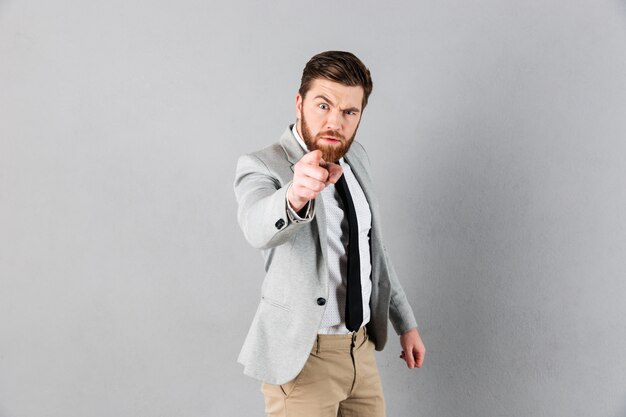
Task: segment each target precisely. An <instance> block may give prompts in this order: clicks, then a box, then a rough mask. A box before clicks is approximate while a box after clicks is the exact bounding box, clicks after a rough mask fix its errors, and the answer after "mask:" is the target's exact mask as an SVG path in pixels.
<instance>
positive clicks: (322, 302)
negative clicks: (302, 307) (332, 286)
mask: <svg viewBox="0 0 626 417" xmlns="http://www.w3.org/2000/svg"><path fill="white" fill-rule="evenodd" d="M324 304H326V299H325V298H322V297H320V298H318V299H317V305H318V306H323V305H324Z"/></svg>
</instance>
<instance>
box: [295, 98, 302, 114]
mask: <svg viewBox="0 0 626 417" xmlns="http://www.w3.org/2000/svg"><path fill="white" fill-rule="evenodd" d="M296 118H297V119H298V120H302V96H301V95H300V94H298V95H296Z"/></svg>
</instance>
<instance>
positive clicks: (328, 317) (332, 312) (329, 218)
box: [287, 124, 372, 334]
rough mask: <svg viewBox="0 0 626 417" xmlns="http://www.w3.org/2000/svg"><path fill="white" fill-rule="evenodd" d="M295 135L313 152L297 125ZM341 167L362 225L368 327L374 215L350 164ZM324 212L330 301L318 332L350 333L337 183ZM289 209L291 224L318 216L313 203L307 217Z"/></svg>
mask: <svg viewBox="0 0 626 417" xmlns="http://www.w3.org/2000/svg"><path fill="white" fill-rule="evenodd" d="M292 132H293V135H294V137H295V138H296V140H297V141H298V143H299V144H300V146H301V147H302V149H304V150H305V151H306V152H309V151H308V149H307V147H306V145H305V143H304V141H303V140H302V138H301V137H300V134H299V133H298V130H297V129H296V125H295V124H294V125H293V128H292ZM339 164H340V165H341V167H342V168H343V174H344V176H345V178H346V182H347V184H348V188H349V189H350V195H351V196H352V200H353V201H354V207H355V210H356V215H357V221H358V225H359V254H360V260H361V291H362V297H363V324H362V326H365V325H366V324H367V323H368V322H369V320H370V308H369V301H370V295H371V293H372V281H371V280H370V275H371V272H372V266H371V262H370V244H369V232H370V229H371V227H372V215H371V212H370V208H369V204H368V202H367V199H366V198H365V194H364V193H363V189H362V188H361V186H360V184H359V182H358V181H357V179H356V177H355V176H354V174H353V173H352V170H351V168H350V165H348V164H347V163H346V161H345V160H344V159H343V158H341V159H340V160H339ZM321 196H322V201H323V202H324V209H325V212H326V235H327V237H328V251H327V254H328V259H327V261H328V284H329V291H328V298H327V300H326V309H325V310H324V315H323V317H322V322H321V323H320V328H319V331H318V333H321V334H346V333H350V331H349V330H348V329H347V328H346V323H345V310H346V280H347V270H348V253H347V250H346V249H347V246H348V219H347V216H346V215H345V213H344V210H343V202H342V201H341V197H340V196H339V193H338V192H337V191H336V189H335V185H334V184H329V185H328V186H326V188H324V190H322V192H321ZM287 208H288V212H289V217H290V220H291V221H295V222H304V221H310V220H311V219H313V216H314V215H315V207H314V204H313V202H310V203H309V204H308V205H307V210H306V213H305V215H304V216H303V217H300V216H298V214H297V213H296V212H295V211H294V210H293V209H292V208H291V205H290V204H289V201H287Z"/></svg>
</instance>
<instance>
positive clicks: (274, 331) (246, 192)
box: [235, 128, 417, 384]
mask: <svg viewBox="0 0 626 417" xmlns="http://www.w3.org/2000/svg"><path fill="white" fill-rule="evenodd" d="M304 154H305V152H304V150H303V149H302V147H300V145H299V144H298V142H297V141H296V139H295V138H294V136H293V134H292V132H291V128H288V129H287V130H286V131H285V133H283V135H282V136H281V138H280V141H279V142H278V143H275V144H273V145H271V146H269V147H267V148H265V149H262V150H260V151H258V152H254V153H252V154H248V155H243V156H241V157H240V158H239V161H238V163H237V173H236V178H235V195H236V197H237V202H238V204H239V210H238V214H237V216H238V220H239V225H240V226H241V229H242V230H243V233H244V235H245V237H246V239H247V240H248V242H250V244H251V245H252V246H254V247H255V248H259V249H261V250H262V253H263V257H264V259H265V272H266V273H265V280H264V281H263V286H262V290H261V300H260V302H259V306H258V309H257V311H256V314H255V316H254V319H253V321H252V325H251V326H250V330H249V331H248V335H247V337H246V340H245V342H244V345H243V348H242V349H241V353H240V354H239V362H240V363H241V364H243V365H244V373H245V374H246V375H249V376H251V377H253V378H256V379H259V380H261V381H264V382H266V383H269V384H284V383H286V382H288V381H290V380H292V379H293V378H295V377H296V376H297V375H298V373H299V372H300V371H301V370H302V368H303V367H304V364H305V362H306V360H307V358H308V356H309V352H310V350H311V347H312V346H313V343H314V341H315V338H316V336H317V331H318V329H319V326H320V322H321V320H322V315H323V313H324V308H325V306H324V305H320V304H323V303H322V302H321V300H320V302H318V300H319V299H320V298H324V299H326V298H327V297H328V269H327V264H326V250H327V243H326V221H325V215H324V205H323V201H322V198H321V196H318V198H317V199H316V200H315V202H314V204H315V217H314V219H313V220H312V221H311V222H307V223H295V222H291V221H290V219H289V216H288V214H287V207H286V192H287V188H288V187H289V185H290V184H291V181H292V179H293V166H294V164H295V163H296V162H298V161H299V160H300V158H302V157H303V156H304ZM345 160H346V162H347V163H348V164H349V165H350V167H351V168H352V171H353V172H354V175H355V177H356V178H357V180H358V181H359V184H360V185H361V188H363V192H364V193H365V196H366V198H367V201H368V202H369V205H370V211H371V212H372V229H371V235H370V249H371V253H372V257H371V262H372V275H371V280H372V294H371V298H370V309H371V318H370V323H369V324H368V326H367V328H368V332H369V334H370V337H371V339H372V340H373V341H374V343H375V345H376V349H377V350H382V348H383V347H384V345H385V343H386V341H387V321H388V320H391V323H392V325H393V327H394V329H395V331H396V333H398V334H401V333H404V332H405V331H407V330H409V329H411V328H413V327H417V323H416V321H415V317H414V316H413V311H412V310H411V306H410V305H409V303H408V301H407V299H406V295H405V294H404V291H403V289H402V287H401V286H400V283H399V282H398V279H397V277H396V273H395V271H394V269H393V266H392V265H391V262H390V261H389V258H388V257H387V253H386V251H385V247H384V246H383V242H382V236H381V231H380V211H379V208H378V202H377V201H376V198H375V196H374V193H373V190H372V182H371V178H370V176H369V172H370V170H369V160H368V157H367V154H366V153H365V150H364V149H363V147H362V146H361V145H360V144H359V143H357V142H354V143H353V144H352V146H351V148H350V150H349V151H348V153H347V154H346V155H345Z"/></svg>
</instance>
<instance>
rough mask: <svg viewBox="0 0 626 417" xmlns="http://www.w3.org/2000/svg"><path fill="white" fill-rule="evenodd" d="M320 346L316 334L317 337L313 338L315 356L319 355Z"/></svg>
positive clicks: (318, 336) (318, 337)
mask: <svg viewBox="0 0 626 417" xmlns="http://www.w3.org/2000/svg"><path fill="white" fill-rule="evenodd" d="M320 344H321V343H320V335H319V334H318V335H317V336H316V337H315V345H316V346H315V354H316V355H319V354H320Z"/></svg>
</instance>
